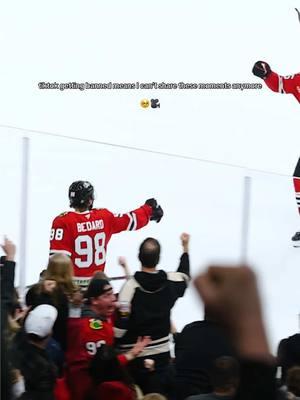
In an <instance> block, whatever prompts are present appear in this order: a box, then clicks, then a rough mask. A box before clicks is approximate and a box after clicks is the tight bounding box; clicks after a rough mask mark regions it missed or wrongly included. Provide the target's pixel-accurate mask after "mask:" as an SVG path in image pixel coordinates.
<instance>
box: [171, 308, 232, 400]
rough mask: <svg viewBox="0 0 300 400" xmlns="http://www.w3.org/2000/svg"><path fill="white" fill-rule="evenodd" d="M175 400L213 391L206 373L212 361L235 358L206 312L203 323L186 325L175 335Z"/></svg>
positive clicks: (224, 335) (214, 322) (219, 330)
mask: <svg viewBox="0 0 300 400" xmlns="http://www.w3.org/2000/svg"><path fill="white" fill-rule="evenodd" d="M175 356H176V358H175V366H176V383H175V385H176V400H185V399H186V397H188V396H192V395H198V394H203V393H210V392H211V391H212V390H213V387H212V384H211V380H210V373H211V371H212V369H213V366H214V361H215V360H216V359H217V358H219V357H222V356H231V357H234V356H235V351H234V348H233V346H232V344H231V341H230V339H229V337H228V336H227V335H226V332H225V331H224V329H222V326H220V324H218V323H217V321H214V320H213V318H211V317H210V316H209V314H208V312H207V310H206V312H205V317H204V320H203V321H195V322H192V323H190V324H187V325H186V326H185V327H184V328H183V330H182V331H181V332H180V333H178V334H177V335H176V341H175Z"/></svg>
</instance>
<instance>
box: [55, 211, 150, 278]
mask: <svg viewBox="0 0 300 400" xmlns="http://www.w3.org/2000/svg"><path fill="white" fill-rule="evenodd" d="M151 213H152V208H151V207H150V206H148V205H146V204H145V205H143V206H142V207H140V208H138V209H136V210H134V211H131V212H129V213H127V214H117V215H114V214H113V213H111V212H110V211H109V210H107V209H95V208H94V209H92V210H88V211H85V212H81V213H80V212H76V211H70V212H65V213H62V214H61V215H59V216H58V217H56V218H55V219H54V221H53V224H52V229H51V236H50V254H54V253H65V254H67V255H69V256H70V257H71V259H72V262H73V265H74V278H75V280H77V282H78V284H83V285H84V281H85V280H87V279H88V278H91V277H92V276H93V275H94V273H95V272H96V271H103V270H104V267H105V260H106V248H107V244H108V242H109V240H110V238H111V236H112V235H113V234H114V233H119V232H121V231H126V230H128V231H133V230H136V229H140V228H142V227H143V226H145V225H147V224H148V222H149V220H150V216H151Z"/></svg>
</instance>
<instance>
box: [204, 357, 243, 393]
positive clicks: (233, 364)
mask: <svg viewBox="0 0 300 400" xmlns="http://www.w3.org/2000/svg"><path fill="white" fill-rule="evenodd" d="M210 378H211V383H212V386H213V388H214V389H220V388H222V389H229V388H231V387H232V386H233V387H235V388H236V387H237V385H238V381H239V364H238V362H237V361H236V359H235V358H233V357H229V356H223V357H219V358H217V359H216V360H215V362H214V365H213V368H212V370H211V374H210Z"/></svg>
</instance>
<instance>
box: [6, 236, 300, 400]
mask: <svg viewBox="0 0 300 400" xmlns="http://www.w3.org/2000/svg"><path fill="white" fill-rule="evenodd" d="M180 239H181V245H182V249H183V252H182V255H181V257H180V262H179V266H178V269H177V271H176V272H165V271H164V270H159V269H158V268H157V266H158V264H159V257H160V243H159V242H158V241H157V240H156V239H154V238H148V239H146V240H145V241H143V243H142V244H141V245H140V250H139V256H138V257H139V260H140V263H141V270H140V271H137V272H136V273H135V274H134V275H133V276H130V275H129V274H128V272H127V276H128V278H127V280H126V282H125V283H124V285H123V287H122V288H121V290H120V293H119V294H118V295H116V294H115V293H114V291H113V288H112V286H111V284H110V281H109V279H108V278H107V276H106V275H105V274H104V273H103V272H99V273H96V274H95V275H94V276H93V278H92V279H91V280H90V283H89V285H88V287H87V288H86V289H85V290H82V289H81V288H80V287H78V286H76V284H75V283H74V280H73V266H72V261H71V259H70V257H68V256H67V255H65V254H54V255H52V256H51V257H50V258H49V263H48V266H47V268H46V270H44V271H42V272H41V276H40V280H39V282H37V283H36V284H35V285H33V286H32V287H31V288H30V289H29V290H28V292H27V294H26V298H25V302H26V306H25V307H23V306H22V305H21V304H20V302H19V299H18V293H17V291H16V289H15V288H14V272H15V253H16V248H15V245H14V244H13V243H12V242H11V241H10V240H8V239H7V238H5V240H4V243H3V244H2V249H3V252H4V254H5V256H4V257H2V258H1V267H0V268H1V269H0V271H1V350H2V351H1V378H2V379H1V382H2V384H1V394H2V398H3V399H8V400H12V399H28V400H31V399H42V400H68V399H72V400H73V399H74V400H96V399H99V400H101V399H104V400H119V399H120V400H138V399H144V400H166V399H167V400H205V399H206V400H213V399H223V400H226V399H237V400H240V399H243V400H248V399H249V400H250V399H251V400H254V399H255V400H257V399H264V400H268V399H270V400H271V399H272V400H273V399H298V398H300V333H296V334H295V335H293V336H291V337H289V338H285V339H283V340H282V341H281V342H280V344H279V346H278V355H277V357H274V356H272V354H271V352H270V349H269V345H268V341H267V336H266V332H265V328H264V321H263V318H262V311H261V305H260V297H259V292H258V289H257V284H256V277H255V275H254V272H253V271H252V270H251V269H250V268H248V267H247V266H211V267H209V268H208V269H207V271H206V272H205V273H204V274H202V275H200V276H197V277H195V279H194V281H193V284H194V285H195V287H196V289H197V291H198V293H199V296H200V297H201V299H202V301H203V302H204V306H205V317H204V320H203V321H195V322H192V323H190V324H188V325H186V326H185V327H184V329H183V330H182V332H176V330H175V329H174V324H172V322H175V323H176V321H172V322H171V319H170V314H171V309H172V307H173V306H174V304H175V302H176V300H177V299H178V298H180V297H182V296H184V293H185V290H186V288H187V287H188V284H189V282H190V280H191V277H190V265H189V254H188V252H189V239H190V238H189V235H188V234H182V235H181V237H180ZM120 264H121V265H122V266H123V267H124V270H127V271H128V266H127V263H126V260H125V259H124V258H123V259H121V260H120ZM190 306H191V307H197V304H191V305H190ZM170 341H174V343H175V355H171V353H170ZM278 371H281V375H280V377H279V374H278Z"/></svg>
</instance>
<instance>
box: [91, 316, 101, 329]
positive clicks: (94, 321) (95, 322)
mask: <svg viewBox="0 0 300 400" xmlns="http://www.w3.org/2000/svg"><path fill="white" fill-rule="evenodd" d="M90 328H92V329H102V328H103V322H102V321H101V320H100V319H95V318H92V319H90Z"/></svg>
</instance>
